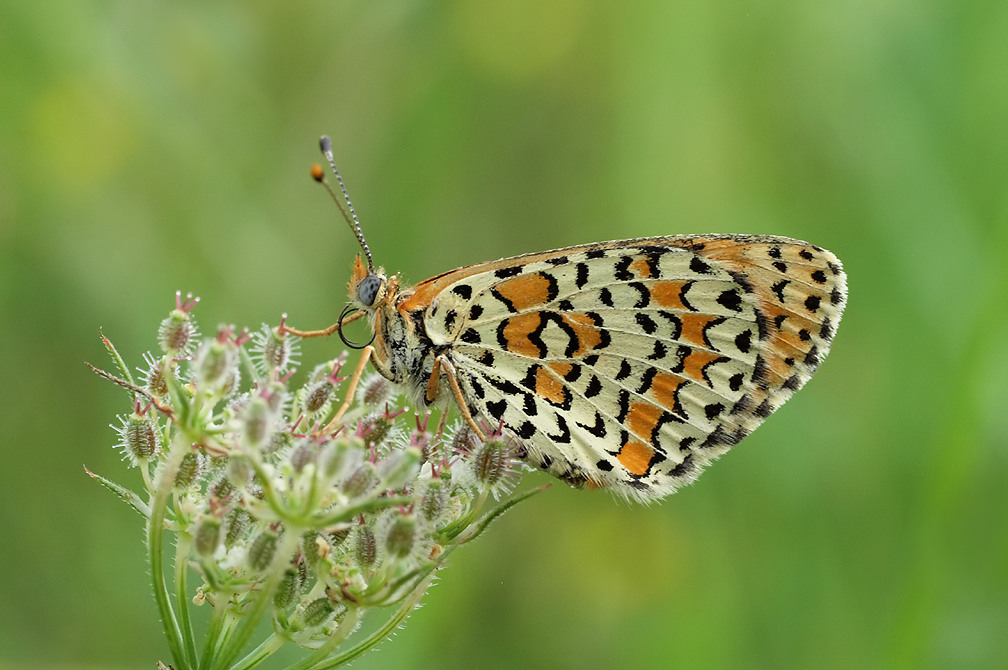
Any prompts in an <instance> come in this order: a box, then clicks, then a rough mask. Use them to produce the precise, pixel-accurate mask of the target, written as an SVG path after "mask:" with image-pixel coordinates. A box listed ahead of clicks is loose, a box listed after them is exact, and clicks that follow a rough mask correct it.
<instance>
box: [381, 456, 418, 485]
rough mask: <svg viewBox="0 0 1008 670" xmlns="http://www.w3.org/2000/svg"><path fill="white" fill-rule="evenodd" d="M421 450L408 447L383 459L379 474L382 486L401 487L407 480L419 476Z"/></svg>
mask: <svg viewBox="0 0 1008 670" xmlns="http://www.w3.org/2000/svg"><path fill="white" fill-rule="evenodd" d="M421 458H422V455H421V453H420V450H419V449H417V448H415V447H408V448H406V449H403V450H402V451H397V452H395V453H393V454H391V455H390V456H389V457H388V458H386V459H385V460H383V461H382V462H381V463H380V464H379V466H378V476H379V477H380V478H381V483H382V486H384V487H385V488H387V489H391V490H395V489H401V488H402V487H403V486H405V485H406V483H407V482H409V481H411V480H412V479H414V478H415V477H416V476H417V473H418V472H419V471H420V459H421Z"/></svg>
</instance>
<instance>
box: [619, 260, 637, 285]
mask: <svg viewBox="0 0 1008 670" xmlns="http://www.w3.org/2000/svg"><path fill="white" fill-rule="evenodd" d="M631 263H633V258H632V257H631V256H623V257H622V258H620V259H619V260H618V261H616V268H615V270H616V272H615V277H616V279H617V280H619V281H630V280H631V279H633V278H634V275H633V273H632V272H630V264H631Z"/></svg>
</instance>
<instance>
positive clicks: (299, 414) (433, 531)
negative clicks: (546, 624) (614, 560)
mask: <svg viewBox="0 0 1008 670" xmlns="http://www.w3.org/2000/svg"><path fill="white" fill-rule="evenodd" d="M196 303H197V299H195V298H193V297H192V296H191V295H190V296H187V297H186V299H185V300H183V299H182V297H181V293H180V294H178V295H177V296H176V304H175V308H174V309H173V310H172V311H171V313H170V314H169V316H168V317H167V318H166V319H164V320H163V321H162V322H161V326H160V328H159V330H158V348H159V349H160V351H161V352H162V354H161V355H160V356H155V355H154V354H151V353H147V354H145V355H144V363H145V364H144V366H143V367H141V368H140V370H141V384H136V383H134V381H133V377H132V375H131V373H130V371H129V369H128V368H127V367H126V365H125V363H123V361H122V358H121V357H120V356H119V354H118V352H116V350H115V347H114V346H113V345H112V343H111V342H109V341H108V340H107V339H105V338H104V337H103V342H104V343H105V346H106V347H107V348H108V350H109V352H110V353H111V354H112V357H113V361H114V362H115V364H116V366H117V368H118V373H119V375H121V376H114V375H112V374H110V373H107V372H102V371H98V372H99V374H101V375H102V376H104V377H106V378H107V379H110V380H112V381H114V382H115V383H117V384H118V385H120V386H122V387H124V388H126V389H127V390H128V391H129V392H130V398H131V400H130V405H131V410H132V411H131V412H130V413H129V414H127V415H120V416H119V417H118V425H116V424H113V425H112V428H113V429H114V430H115V432H116V434H117V436H118V439H117V441H116V447H117V448H118V449H119V450H120V451H121V452H122V453H123V457H124V459H125V460H128V461H129V462H130V465H131V466H133V467H137V468H139V470H140V472H141V475H142V484H143V488H142V489H141V490H140V491H139V492H134V491H131V490H129V489H127V488H125V487H123V486H122V485H120V484H117V483H114V482H112V481H110V480H108V479H105V478H104V477H100V476H98V475H95V474H93V473H90V472H89V474H90V475H91V476H92V477H94V478H96V479H97V480H98V481H99V482H100V483H101V484H102V485H104V486H105V487H106V488H109V489H110V490H112V491H113V492H114V493H116V494H117V495H118V496H119V497H120V498H122V499H123V500H124V501H126V502H127V503H128V504H130V506H131V507H133V508H134V509H135V510H136V511H137V512H139V513H140V514H141V515H143V516H144V517H145V519H146V524H147V549H148V559H149V561H150V564H149V566H148V570H149V572H150V574H151V575H152V578H153V587H154V595H155V600H156V602H157V606H158V610H159V612H158V614H159V615H160V619H161V620H162V622H163V623H164V629H165V634H166V637H167V639H168V643H169V647H170V650H171V654H172V656H173V663H174V667H176V668H196V667H240V668H251V667H254V666H256V665H258V664H259V663H261V662H262V661H264V660H265V659H266V658H268V657H269V656H270V655H271V654H273V653H274V652H275V651H276V650H277V649H279V648H280V647H282V646H283V645H284V644H286V643H293V644H296V645H298V646H300V647H302V648H304V649H305V650H308V656H307V657H306V658H305V659H304V660H303V661H302V663H300V664H299V665H298V667H317V668H331V667H337V666H338V665H342V664H344V663H349V662H350V661H351V660H353V659H354V658H356V657H358V656H359V655H360V654H362V653H364V652H365V651H367V650H368V649H371V648H373V647H374V646H375V644H376V642H378V641H380V639H382V638H384V637H387V636H388V635H390V634H391V632H392V631H394V630H395V628H396V627H397V626H398V625H399V624H400V623H401V622H402V621H403V620H404V619H405V617H406V616H407V615H408V614H409V612H410V611H412V610H413V609H414V608H415V607H416V606H417V605H418V604H419V602H420V599H421V597H422V596H423V594H424V593H425V592H426V590H427V589H428V587H429V586H430V584H431V582H432V581H433V578H434V575H435V572H436V571H437V570H438V569H439V568H440V567H442V565H443V564H444V561H445V559H446V558H447V557H448V556H449V555H450V554H451V552H452V551H453V550H454V549H455V548H457V547H458V546H460V545H462V544H464V543H465V542H468V541H469V540H471V539H473V538H474V537H476V536H478V535H479V534H480V533H481V532H482V531H483V530H484V529H485V528H486V526H487V525H488V524H489V523H490V522H491V521H492V520H493V519H495V518H496V517H497V516H499V515H500V514H501V513H503V512H504V511H505V510H507V509H509V508H510V507H511V506H513V505H514V504H515V503H516V502H518V501H520V500H523V499H524V498H526V497H528V495H531V493H527V494H524V495H521V496H517V497H514V498H511V499H510V500H508V501H506V502H503V503H500V504H498V505H496V506H491V507H490V508H489V509H484V508H483V507H484V505H485V504H486V503H487V501H488V500H489V498H490V497H491V496H492V497H493V499H494V500H498V499H500V498H501V497H506V496H507V495H508V494H510V492H511V491H512V490H513V488H514V486H515V484H516V482H517V479H518V472H519V465H518V461H517V455H518V453H520V452H519V447H518V445H517V444H516V443H515V442H514V441H513V440H512V439H510V438H508V437H506V436H504V435H501V434H500V433H499V432H491V433H490V434H489V435H488V437H487V440H486V442H485V443H484V442H481V441H480V440H478V439H477V438H476V436H475V435H474V434H473V433H472V431H469V429H468V428H464V429H462V428H455V429H454V430H453V431H452V434H453V436H454V437H453V438H452V439H450V440H449V439H448V438H445V437H444V436H443V435H442V434H440V433H431V432H430V431H429V430H428V428H427V427H428V418H429V417H426V416H424V417H415V416H414V415H413V414H411V413H408V412H406V410H405V409H404V408H402V406H401V404H400V401H399V400H398V399H397V398H396V396H395V394H394V391H395V389H394V387H393V386H391V384H390V383H389V382H388V381H387V380H385V379H384V378H382V377H380V376H368V377H366V378H365V380H364V381H362V382H361V383H359V384H358V383H357V381H358V380H359V379H360V374H359V373H360V370H357V372H356V373H355V374H353V375H348V374H347V373H346V371H345V364H346V354H345V353H344V354H341V355H340V356H338V357H337V358H335V359H333V360H330V361H326V362H323V363H320V364H319V365H318V366H316V367H315V368H314V371H313V372H312V373H311V374H310V375H309V377H308V379H306V380H305V381H304V383H303V384H302V385H293V384H292V383H291V379H292V378H293V377H294V376H296V375H295V372H296V371H295V370H294V366H295V365H296V363H297V356H298V350H297V338H296V337H293V336H292V335H290V334H289V333H287V332H285V331H284V329H283V328H279V327H277V328H271V327H269V326H265V325H264V326H263V327H262V329H261V330H259V331H258V332H256V333H255V334H253V335H252V337H251V338H249V337H248V336H247V335H246V334H245V331H242V332H241V334H238V335H235V330H234V328H232V327H224V328H221V329H219V331H218V332H217V334H216V336H214V337H209V338H205V339H200V337H199V334H198V331H197V329H196V326H195V322H194V321H193V318H192V315H191V312H192V310H193V308H194V307H195V305H196ZM249 341H251V345H250V346H249V347H248V350H246V344H248V342H249ZM344 399H347V402H345V403H344ZM168 534H171V535H174V540H175V559H174V561H173V564H174V565H175V566H177V567H176V568H175V570H174V571H173V570H171V569H170V567H169V568H166V567H165V565H164V564H163V560H164V559H163V550H164V546H165V543H166V541H167V539H168V538H167V537H166V536H167V535H168ZM183 566H185V567H183ZM192 575H195V576H196V577H198V578H199V579H200V580H202V581H201V583H199V584H198V585H197V586H196V588H192V587H190V586H189V585H188V581H187V578H188V576H192ZM193 604H195V605H196V606H201V605H204V604H209V605H211V609H212V612H210V613H209V615H210V616H209V630H208V633H207V640H206V642H205V644H197V641H196V640H195V639H194V633H193V627H192V625H191V623H190V622H191V615H192V613H191V611H190V609H191V606H192V605H193ZM388 606H396V609H395V610H394V611H392V612H391V613H390V614H388V616H389V619H388V621H387V622H386V623H385V624H383V625H381V626H379V627H378V629H377V631H376V632H375V633H372V634H371V635H369V636H366V637H362V636H353V633H354V632H355V630H356V628H357V626H358V624H359V622H360V621H361V619H362V618H363V617H364V615H365V614H366V613H367V612H369V611H370V610H372V609H375V608H382V607H388ZM266 617H268V618H269V619H271V620H272V622H273V626H272V630H273V632H272V633H271V634H270V635H269V636H268V637H267V638H266V639H264V640H261V641H260V643H259V644H258V645H257V646H254V645H253V644H252V642H253V639H252V638H253V635H254V634H255V632H256V631H257V630H258V629H259V625H258V624H259V623H260V622H261V621H262V620H263V619H264V618H266ZM358 637H359V638H361V639H357V638H358ZM337 651H338V652H339V653H338V655H337ZM242 654H245V655H244V657H243V656H242Z"/></svg>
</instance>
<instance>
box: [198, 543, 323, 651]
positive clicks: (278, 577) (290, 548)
mask: <svg viewBox="0 0 1008 670" xmlns="http://www.w3.org/2000/svg"><path fill="white" fill-rule="evenodd" d="M303 532H304V529H303V528H291V527H287V528H286V529H284V533H283V534H282V535H281V536H280V543H279V545H278V546H277V548H276V553H275V554H274V555H273V562H272V563H271V564H270V567H269V571H268V574H269V577H268V578H267V579H266V582H265V583H264V584H263V587H262V589H261V590H260V591H259V592H258V593H255V594H254V597H253V599H252V608H251V609H250V610H249V611H247V612H244V613H243V615H242V621H241V623H240V624H238V628H236V629H235V633H234V637H232V638H231V639H230V640H228V641H227V642H225V644H224V645H223V648H222V649H221V653H220V656H219V657H218V658H217V663H216V665H215V666H214V667H215V668H220V669H221V670H223V668H227V667H229V666H230V665H231V663H232V662H233V661H234V660H235V658H236V657H237V656H238V654H240V653H241V650H242V648H243V647H244V646H245V644H246V643H247V642H248V641H249V638H250V637H252V633H254V632H255V629H256V626H258V625H259V621H260V620H261V619H262V617H263V615H264V614H265V613H266V610H267V609H268V608H269V607H270V605H272V604H273V594H274V593H275V592H276V589H277V587H278V586H279V585H280V582H281V581H283V578H284V573H285V572H286V567H287V563H288V562H289V561H290V559H291V556H293V555H294V550H295V549H297V544H298V540H299V539H300V537H301V535H302V533H303Z"/></svg>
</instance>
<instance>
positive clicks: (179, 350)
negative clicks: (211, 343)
mask: <svg viewBox="0 0 1008 670" xmlns="http://www.w3.org/2000/svg"><path fill="white" fill-rule="evenodd" d="M195 304H196V303H195V300H194V301H192V302H190V303H187V304H183V303H182V300H181V295H178V294H177V295H176V297H175V305H176V307H175V309H173V310H172V311H171V314H169V315H168V316H167V317H165V319H164V320H163V321H162V322H161V326H160V327H159V328H158V345H159V346H160V347H161V351H163V352H164V353H166V354H168V356H169V357H171V358H180V357H183V356H187V355H189V354H190V353H191V352H192V345H193V342H194V341H195V340H196V338H198V337H199V330H198V329H197V328H196V321H195V320H193V318H192V316H191V315H190V314H189V310H190V309H191V308H192V306H193V305H195Z"/></svg>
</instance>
